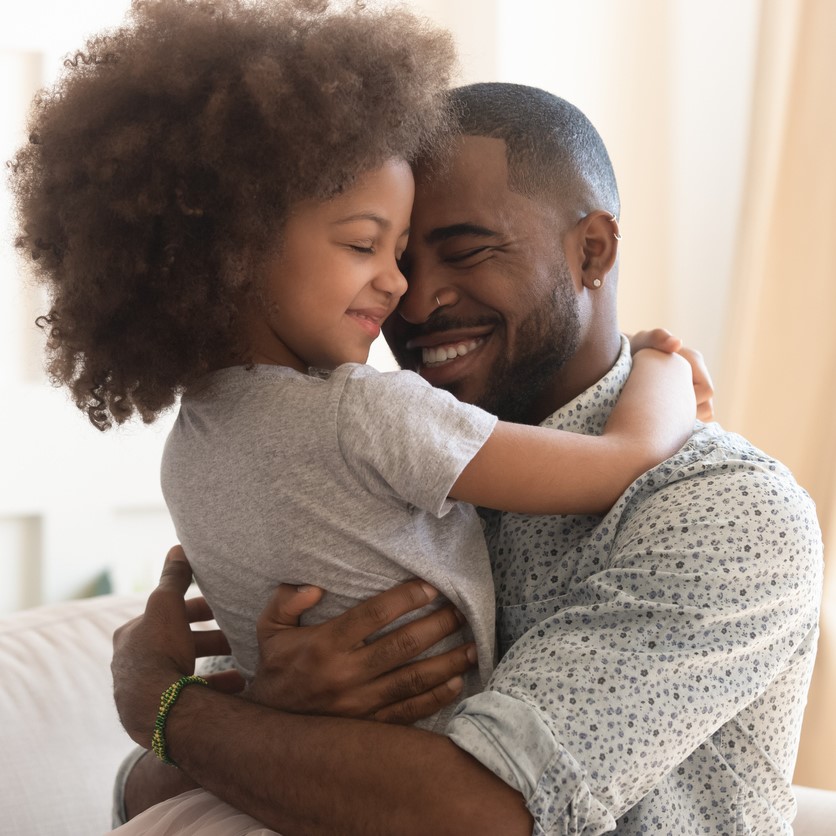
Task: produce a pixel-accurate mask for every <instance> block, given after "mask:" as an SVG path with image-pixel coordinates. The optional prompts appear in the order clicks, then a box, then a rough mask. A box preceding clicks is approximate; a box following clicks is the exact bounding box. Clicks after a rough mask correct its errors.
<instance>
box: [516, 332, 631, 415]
mask: <svg viewBox="0 0 836 836" xmlns="http://www.w3.org/2000/svg"><path fill="white" fill-rule="evenodd" d="M620 351H621V334H620V333H619V331H618V329H617V328H609V329H607V331H606V333H589V334H587V336H586V339H585V340H584V342H583V344H582V345H581V346H580V348H578V350H577V351H576V352H575V353H574V354H573V355H572V357H571V358H570V359H569V360H567V361H566V362H565V363H564V364H563V366H562V367H561V368H560V370H559V371H558V372H557V373H556V374H555V375H554V377H553V379H552V380H551V381H550V382H549V383H548V384H546V385H545V386H544V387H543V391H542V395H541V397H540V398H538V399H537V400H535V401H534V402H533V403H532V405H531V409H530V411H529V413H528V416H527V420H526V423H528V424H532V425H537V424H541V423H542V422H543V421H544V420H545V419H546V418H548V417H549V415H551V414H552V413H553V412H556V411H557V410H558V409H560V408H561V407H562V406H564V405H565V404H567V403H569V402H570V401H573V400H574V399H575V398H577V397H578V395H580V394H581V393H582V392H585V391H586V390H587V389H589V387H590V386H592V385H593V384H594V383H596V382H597V381H599V380H600V379H601V378H602V377H603V376H604V375H605V374H606V373H607V372H608V371H609V370H610V369H611V368H612V367H613V365H614V364H615V361H616V360H617V359H618V355H619V352H620Z"/></svg>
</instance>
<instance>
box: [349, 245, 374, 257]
mask: <svg viewBox="0 0 836 836" xmlns="http://www.w3.org/2000/svg"><path fill="white" fill-rule="evenodd" d="M346 246H347V247H348V248H349V249H350V250H353V251H354V252H356V253H363V254H364V255H374V253H375V249H374V245H373V244H366V243H363V244H347V245H346Z"/></svg>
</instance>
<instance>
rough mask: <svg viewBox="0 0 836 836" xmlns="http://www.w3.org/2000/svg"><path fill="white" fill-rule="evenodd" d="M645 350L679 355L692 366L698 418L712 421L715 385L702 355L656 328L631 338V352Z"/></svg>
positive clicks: (663, 330)
mask: <svg viewBox="0 0 836 836" xmlns="http://www.w3.org/2000/svg"><path fill="white" fill-rule="evenodd" d="M643 348H655V349H656V350H657V351H665V352H667V353H668V354H679V355H680V356H682V357H684V358H685V359H686V360H687V361H688V365H690V366H691V374H692V376H693V380H694V396H695V397H696V399H697V418H699V419H700V421H711V420H712V418H713V417H714V384H713V383H712V382H711V375H710V374H709V372H708V366H706V364H705V359H704V358H703V356H702V354H700V352H699V351H697V350H696V349H695V348H687V347H685V346H683V345H682V340H680V339H679V337H675V336H674V335H673V334H671V332H670V331H666V330H665V329H664V328H654V329H653V330H652V331H639V332H638V333H636V334H633V336H632V337H630V350H631V351H632V353H633V354H635V353H636V352H637V351H640V350H641V349H643Z"/></svg>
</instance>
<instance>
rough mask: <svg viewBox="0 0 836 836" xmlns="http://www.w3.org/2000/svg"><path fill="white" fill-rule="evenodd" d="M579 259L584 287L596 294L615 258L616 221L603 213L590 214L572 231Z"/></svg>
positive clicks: (616, 252)
mask: <svg viewBox="0 0 836 836" xmlns="http://www.w3.org/2000/svg"><path fill="white" fill-rule="evenodd" d="M572 233H573V236H575V241H576V245H577V250H576V252H578V253H579V255H580V265H579V268H580V274H581V281H582V283H583V286H584V287H585V288H587V289H588V290H599V289H600V288H601V287H603V286H604V283H605V282H606V278H607V273H609V272H610V270H612V267H613V265H614V264H615V259H616V256H617V255H618V242H619V241H620V240H621V235H620V233H619V231H618V220H617V219H616V217H615V216H614V215H611V214H610V213H609V212H604V211H602V210H600V209H599V210H596V211H595V212H590V213H589V214H588V215H587V216H586V217H585V218H581V220H580V221H579V222H578V223H577V225H576V226H575V229H574V230H573V231H572Z"/></svg>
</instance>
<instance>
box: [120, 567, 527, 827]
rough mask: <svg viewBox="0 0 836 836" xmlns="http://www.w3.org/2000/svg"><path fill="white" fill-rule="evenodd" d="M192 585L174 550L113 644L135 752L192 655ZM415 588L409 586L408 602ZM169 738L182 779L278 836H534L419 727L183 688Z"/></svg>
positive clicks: (519, 810)
mask: <svg viewBox="0 0 836 836" xmlns="http://www.w3.org/2000/svg"><path fill="white" fill-rule="evenodd" d="M190 579H191V572H190V570H189V567H188V564H187V563H186V562H185V560H184V559H183V557H182V552H180V551H174V550H173V551H172V553H170V555H169V559H168V560H167V562H166V567H165V569H164V572H163V577H162V579H161V581H160V586H159V587H158V588H157V590H156V591H155V592H154V593H152V595H151V597H150V598H149V603H148V607H147V609H146V612H145V614H144V615H143V616H141V617H140V618H139V619H135V620H134V621H133V622H130V623H129V624H128V625H126V626H125V627H123V628H120V630H119V631H117V634H116V635H115V636H114V661H113V675H114V686H115V689H114V690H115V698H116V703H117V708H118V709H119V713H120V717H121V719H122V722H123V725H125V728H126V729H127V730H128V732H129V733H130V734H131V736H132V737H133V738H134V740H136V741H137V742H138V743H140V744H142V745H148V741H149V740H150V738H151V731H152V727H153V723H154V719H155V717H156V711H157V705H158V702H159V695H160V694H161V693H162V691H163V690H164V689H165V688H166V687H167V686H168V685H170V684H171V683H172V682H174V681H175V680H177V679H179V678H180V677H181V676H183V675H184V674H187V673H191V671H192V669H193V665H194V658H195V655H196V654H197V655H200V654H201V647H200V643H201V642H203V641H204V639H203V638H202V637H201V636H200V634H197V633H196V634H193V633H191V631H190V629H189V614H188V613H187V608H186V606H185V604H184V602H183V595H184V593H185V590H186V589H187V587H188V584H189V581H190ZM417 586H418V585H417V584H413V585H408V589H409V592H410V593H411V594H412V595H413V596H414V595H415V588H416V587H417ZM395 594H397V593H395ZM423 603H426V599H425V600H424V602H423ZM376 618H377V619H380V618H388V614H387V613H385V612H378V613H377V615H376ZM166 740H167V745H168V751H169V754H170V756H171V757H172V758H173V759H174V761H175V762H177V763H178V765H179V766H180V767H181V768H182V769H183V771H184V772H185V773H186V774H187V775H189V776H190V777H191V778H192V779H194V780H195V781H197V782H198V783H199V784H201V785H202V786H204V787H205V788H206V789H208V790H210V791H212V792H214V793H215V794H216V795H218V796H219V797H221V798H223V799H224V800H226V801H228V802H229V803H231V804H233V805H235V806H237V807H239V808H240V809H242V810H245V811H246V812H248V813H250V814H251V815H254V816H256V817H257V818H259V819H261V820H262V821H264V822H265V823H266V824H268V825H270V826H271V827H273V828H275V829H277V830H279V831H280V832H282V833H283V834H285V836H293V834H294V833H301V834H306V836H307V835H308V834H311V835H312V836H316V834H320V833H322V834H333V833H334V832H340V833H345V834H355V833H356V834H358V836H359V834H363V836H368V834H375V833H381V834H384V833H385V834H390V833H399V834H405V835H407V836H408V834H411V833H415V834H419V833H420V834H425V833H428V832H430V833H439V834H446V833H450V834H455V833H462V834H472V833H474V832H478V833H484V834H492V833H497V834H516V833H519V834H529V833H531V829H532V820H531V818H530V816H529V814H528V812H527V810H526V808H525V805H524V802H523V799H522V797H521V796H520V794H519V793H517V792H516V791H514V790H512V789H510V788H509V787H508V785H507V784H505V783H504V782H503V781H501V780H500V779H499V778H497V777H496V776H495V775H494V774H493V773H491V772H490V771H489V770H487V769H486V768H485V767H483V766H482V765H481V764H479V763H478V762H477V761H476V760H475V759H473V758H472V757H470V756H469V755H468V754H466V753H465V752H462V751H461V750H460V749H459V748H458V747H456V746H455V744H453V743H452V742H451V741H450V740H448V739H447V738H445V737H442V736H439V735H434V734H432V733H429V732H424V731H420V730H417V729H412V728H405V727H399V726H391V725H384V724H379V723H373V722H369V721H363V720H343V719H338V718H329V717H307V716H302V715H294V714H289V713H285V712H279V711H275V710H271V709H268V708H265V707H263V706H261V705H256V704H254V703H252V702H251V701H248V700H245V699H242V698H240V697H235V696H231V695H228V694H223V693H219V692H217V691H215V690H213V689H209V688H203V687H200V686H191V687H188V688H186V689H184V691H183V692H182V694H181V696H180V698H179V700H178V702H177V704H176V705H175V707H174V708H173V709H172V711H171V713H170V714H169V718H168V721H167V725H166ZM144 760H147V758H146V759H144Z"/></svg>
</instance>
